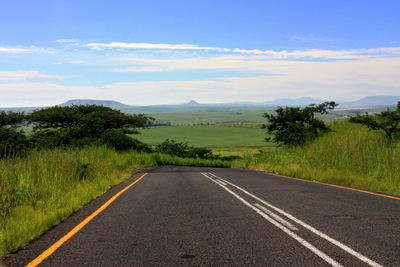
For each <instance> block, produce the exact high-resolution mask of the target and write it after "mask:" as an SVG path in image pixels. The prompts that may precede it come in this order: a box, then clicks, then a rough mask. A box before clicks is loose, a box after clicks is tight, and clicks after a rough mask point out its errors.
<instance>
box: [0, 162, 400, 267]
mask: <svg viewBox="0 0 400 267" xmlns="http://www.w3.org/2000/svg"><path fill="white" fill-rule="evenodd" d="M146 172H147V173H148V174H147V175H145V176H143V177H142V174H143V173H138V174H136V175H134V176H133V177H132V178H130V179H128V180H127V181H125V182H124V183H122V184H120V185H118V186H116V187H114V188H112V189H111V190H110V191H109V192H107V193H106V194H104V195H103V196H101V197H99V198H98V199H96V200H94V201H92V202H91V203H89V204H88V205H87V206H85V207H84V208H83V209H81V210H80V211H79V212H77V213H75V214H74V215H72V216H71V217H70V218H68V219H67V220H66V221H65V222H63V223H62V224H60V225H58V226H57V227H55V228H53V229H51V230H50V231H48V232H47V233H46V234H44V235H43V236H41V237H40V238H38V239H37V240H35V241H33V242H31V243H30V244H29V245H28V246H27V247H26V248H24V249H22V250H20V251H18V252H17V253H15V254H14V255H12V256H11V257H9V258H7V259H5V260H4V263H3V264H5V265H6V266H24V265H26V264H28V263H31V264H32V265H34V264H33V263H40V266H57V267H62V266H400V200H399V199H391V198H387V197H384V196H378V195H372V194H367V193H363V192H358V191H353V190H348V189H343V188H337V187H332V186H328V185H323V184H318V183H312V182H306V181H300V180H296V179H289V178H283V177H278V176H274V175H271V174H267V173H265V172H260V171H250V170H241V169H218V168H196V167H175V166H166V167H159V168H153V169H150V170H147V171H146ZM139 177H142V179H140V180H137V179H138V178H139ZM134 181H136V183H135V184H133V185H132V184H131V183H132V182H134ZM129 184H131V187H130V188H128V189H126V191H125V192H123V193H121V194H120V195H119V196H118V197H117V198H114V199H112V200H111V201H113V202H112V203H111V202H110V201H109V202H108V203H107V201H108V200H109V199H110V198H112V197H113V196H114V195H115V194H117V193H118V192H120V191H121V190H122V189H123V188H126V186H127V185H129ZM104 203H106V207H104V206H103V208H102V210H101V211H97V213H96V214H95V215H93V212H94V211H96V210H98V209H99V207H102V205H104ZM107 205H108V206H107ZM91 214H92V216H91V217H89V219H91V220H90V221H89V219H88V216H90V215H91ZM85 219H86V224H84V225H83V226H82V223H81V222H82V221H84V220H85ZM80 223H81V228H80V229H79V230H77V231H75V230H76V228H75V230H74V231H75V232H73V233H71V232H70V231H71V229H74V227H76V226H77V225H79V224H80ZM67 233H69V235H68V236H67V237H66V234H67ZM63 237H64V239H62V240H61V241H59V240H60V238H63ZM54 244H58V247H57V246H56V247H54ZM51 246H53V248H52V249H50V250H48V248H49V247H51ZM43 252H45V253H44V254H43ZM40 255H41V256H40ZM38 256H39V258H37V257H38ZM34 259H36V261H33V260H34ZM32 265H31V266H32Z"/></svg>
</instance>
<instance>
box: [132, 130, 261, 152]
mask: <svg viewBox="0 0 400 267" xmlns="http://www.w3.org/2000/svg"><path fill="white" fill-rule="evenodd" d="M132 137H134V138H137V139H139V140H140V141H142V142H144V143H147V144H150V145H156V144H159V143H161V142H163V141H164V140H165V139H174V140H175V141H179V142H187V143H189V144H190V145H193V146H199V147H214V148H222V147H223V148H235V147H263V146H266V145H267V143H266V142H265V141H264V140H265V137H267V135H266V134H265V130H263V129H261V128H260V127H256V126H254V125H251V126H248V125H246V124H242V125H240V124H237V125H225V126H222V125H192V126H159V127H151V128H148V129H143V130H141V134H139V135H134V136H132Z"/></svg>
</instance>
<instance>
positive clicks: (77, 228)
mask: <svg viewBox="0 0 400 267" xmlns="http://www.w3.org/2000/svg"><path fill="white" fill-rule="evenodd" d="M146 175H147V173H145V174H143V175H142V176H140V177H139V178H138V179H136V180H135V181H133V182H132V183H131V184H129V185H127V186H126V187H125V188H124V189H122V190H121V191H119V192H118V193H117V194H115V195H114V196H113V197H112V198H110V199H109V200H108V201H107V202H106V203H104V204H103V205H102V206H101V207H100V208H98V209H97V210H96V211H95V212H93V213H92V214H91V215H89V216H88V217H87V218H86V219H84V220H83V221H82V222H81V223H79V224H78V225H77V226H75V227H74V229H72V230H71V231H69V232H68V233H67V234H66V235H64V236H63V237H61V238H60V239H59V240H58V241H57V242H56V243H54V244H53V245H52V246H51V247H49V248H48V249H46V250H45V251H44V252H43V253H42V254H40V255H39V256H38V257H37V258H36V259H34V260H33V261H31V262H30V263H28V264H27V265H26V266H27V267H34V266H37V265H39V264H40V263H41V262H42V261H44V260H45V259H46V258H47V257H49V256H50V255H51V254H53V253H54V252H55V251H56V250H57V249H58V248H59V247H60V246H61V245H62V244H64V243H65V242H67V241H68V239H70V238H71V237H73V236H74V235H75V234H76V233H77V232H79V231H80V230H81V229H82V228H83V227H84V226H85V225H86V224H87V223H89V222H90V221H91V220H92V219H93V218H94V217H96V216H97V215H98V214H99V213H100V212H102V211H103V210H104V209H105V208H107V207H108V206H109V205H110V204H111V203H112V202H114V200H116V199H117V198H118V197H119V196H120V195H122V194H123V193H124V192H125V191H126V190H128V189H129V188H130V187H132V186H133V185H134V184H136V183H137V182H139V181H140V180H141V179H142V178H143V177H145V176H146Z"/></svg>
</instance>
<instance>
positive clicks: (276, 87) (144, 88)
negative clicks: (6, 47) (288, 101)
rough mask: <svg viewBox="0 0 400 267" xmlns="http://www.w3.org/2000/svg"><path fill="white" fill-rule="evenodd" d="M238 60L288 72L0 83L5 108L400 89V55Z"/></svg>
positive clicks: (347, 95) (333, 96) (337, 96)
mask: <svg viewBox="0 0 400 267" xmlns="http://www.w3.org/2000/svg"><path fill="white" fill-rule="evenodd" d="M235 60H237V62H235ZM235 60H233V59H231V61H230V63H229V64H233V65H235V64H236V65H235V66H239V65H241V67H242V68H244V69H245V68H253V69H254V70H256V69H257V68H258V70H262V71H264V73H280V74H282V75H277V76H270V75H267V74H264V75H257V76H249V77H224V78H220V79H215V80H206V79H204V80H189V81H176V80H170V81H138V82H125V83H111V84H106V85H103V86H98V87H95V86H65V85H61V84H57V83H49V82H46V83H44V82H25V81H16V82H8V83H2V84H1V85H0V94H1V96H2V98H1V100H0V106H5V105H8V106H11V105H14V106H15V105H16V104H18V105H19V106H21V105H28V104H29V103H30V106H32V105H39V104H42V105H50V104H58V103H61V102H64V101H66V100H68V99H72V98H94V99H113V100H117V101H121V102H123V103H127V104H134V105H147V104H166V103H177V102H186V101H188V100H190V99H195V100H197V101H200V102H203V103H216V102H231V101H239V100H240V101H256V102H260V101H267V100H272V99H275V98H284V97H285V98H286V97H290V98H295V97H302V96H310V97H315V98H319V99H327V100H354V99H358V98H361V97H364V96H368V95H399V93H400V86H399V85H400V75H398V69H400V58H377V59H376V58H371V59H365V60H355V61H336V62H306V61H264V60H261V61H259V62H258V61H256V60H254V59H253V60H249V61H248V62H246V61H244V59H243V60H242V61H240V60H238V59H237V58H236V59H235ZM206 63H207V64H209V65H212V64H221V67H226V66H225V65H222V63H221V62H219V63H218V62H217V61H211V62H205V61H203V62H200V64H203V66H204V67H206V66H207V64H206ZM176 64H180V62H177V63H176ZM185 64H188V65H186V67H187V66H189V63H188V62H186V63H185ZM229 64H228V65H229ZM12 103H14V104H12Z"/></svg>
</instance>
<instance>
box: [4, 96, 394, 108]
mask: <svg viewBox="0 0 400 267" xmlns="http://www.w3.org/2000/svg"><path fill="white" fill-rule="evenodd" d="M382 97H391V98H397V99H399V100H400V95H398V96H385V95H379V96H366V97H363V98H359V99H355V100H350V101H337V100H332V99H315V98H311V97H298V98H277V99H274V100H268V101H259V102H256V101H236V102H214V103H211V102H199V101H197V100H195V99H191V100H187V101H185V102H175V103H156V104H150V105H135V104H129V103H126V102H121V101H116V100H112V99H95V98H90V99H89V98H86V99H78V98H77V99H68V100H66V101H64V102H62V103H57V104H54V105H47V106H9V107H4V106H0V109H9V108H44V107H50V106H58V105H63V104H66V103H68V102H71V101H83V102H84V101H90V102H91V101H93V102H115V103H118V104H122V105H126V106H131V107H148V106H169V105H170V106H175V105H177V106H179V105H187V104H191V103H193V102H194V104H196V105H250V106H251V105H254V106H260V105H272V106H274V105H280V104H277V103H274V102H279V101H296V100H310V101H311V100H312V101H316V103H315V104H317V103H319V102H325V101H334V102H336V103H337V104H338V105H339V106H340V105H343V104H344V105H346V104H353V102H357V101H360V100H365V99H368V98H382ZM396 101H397V100H396ZM84 105H86V104H84ZM100 105H101V104H100ZM295 105H299V104H295ZM300 105H301V104H300ZM382 105H383V106H390V105H393V103H389V102H387V103H386V104H375V105H374V104H364V106H382ZM344 107H350V106H344Z"/></svg>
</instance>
